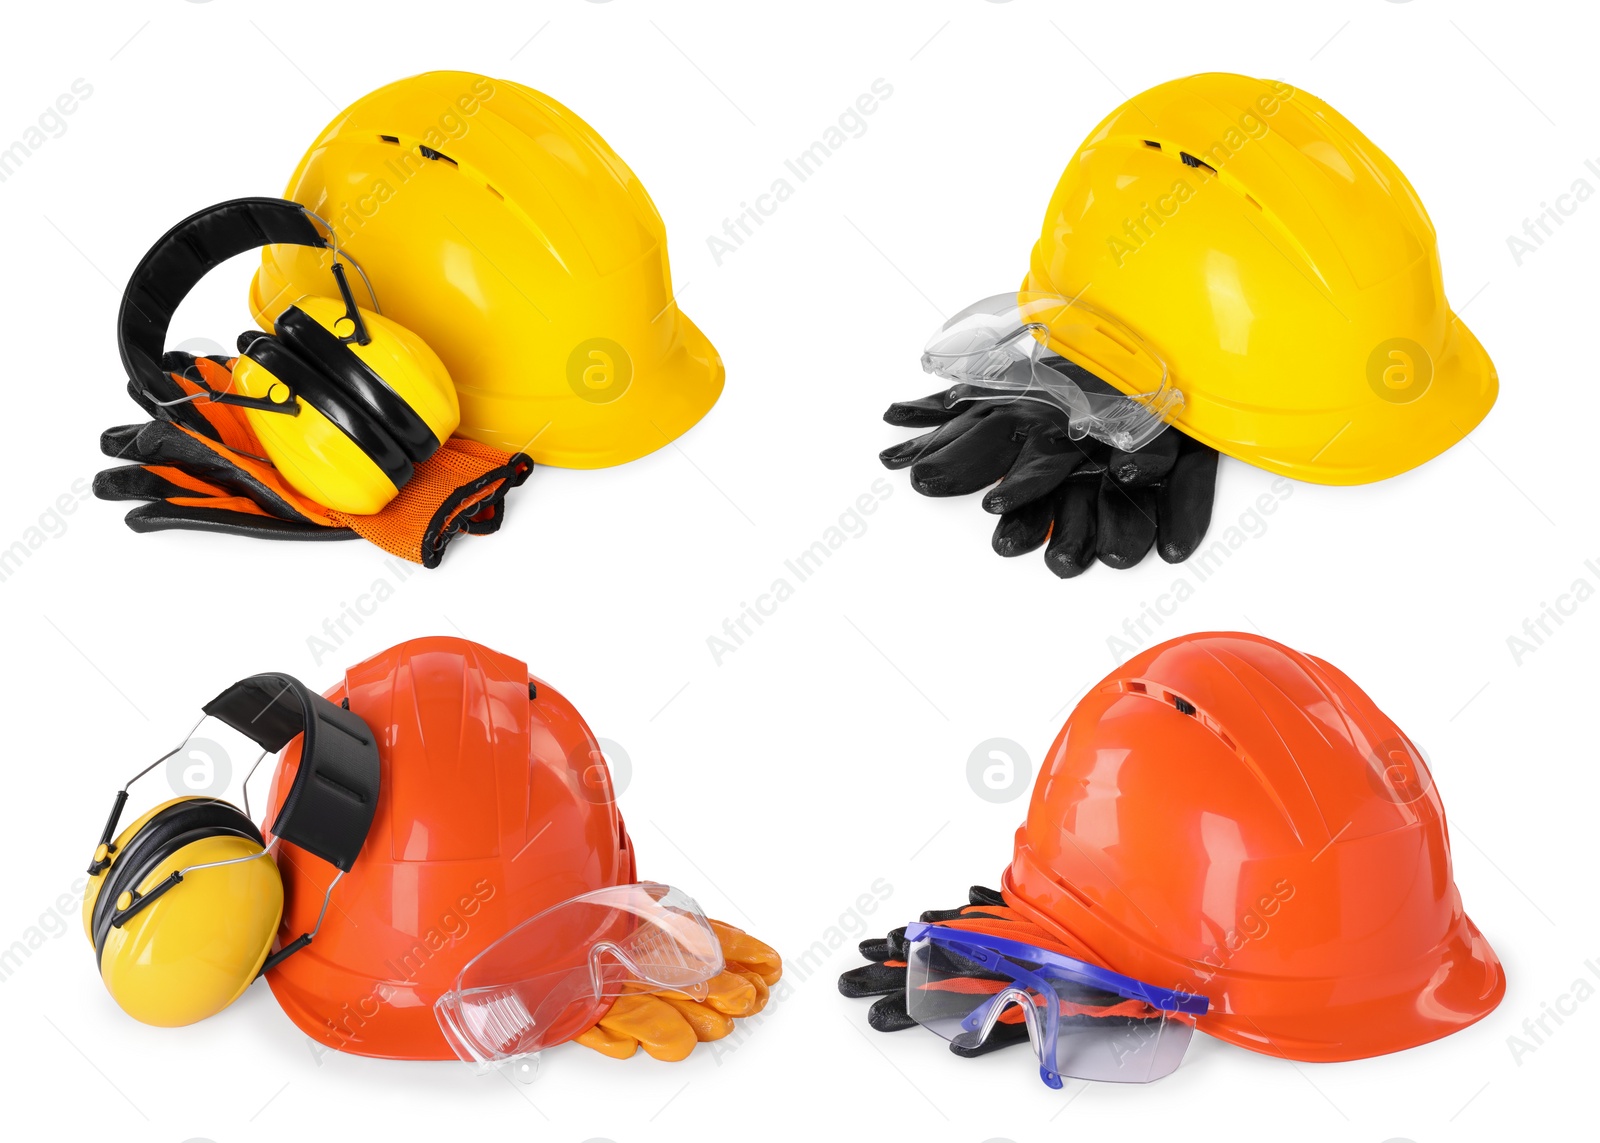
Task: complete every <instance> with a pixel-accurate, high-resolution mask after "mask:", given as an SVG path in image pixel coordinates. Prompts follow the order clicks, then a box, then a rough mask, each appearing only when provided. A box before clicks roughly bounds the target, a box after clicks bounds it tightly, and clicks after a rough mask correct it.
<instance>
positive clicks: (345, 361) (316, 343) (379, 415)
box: [258, 306, 440, 464]
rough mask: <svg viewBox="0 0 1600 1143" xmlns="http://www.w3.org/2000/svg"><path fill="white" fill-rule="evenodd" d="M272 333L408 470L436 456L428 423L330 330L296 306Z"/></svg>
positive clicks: (280, 318)
mask: <svg viewBox="0 0 1600 1143" xmlns="http://www.w3.org/2000/svg"><path fill="white" fill-rule="evenodd" d="M272 327H273V329H274V330H276V331H277V335H278V338H279V339H280V340H281V341H282V342H283V343H284V344H285V345H287V346H288V347H289V348H290V349H293V350H294V351H295V352H297V353H299V354H300V355H301V356H303V357H305V358H306V359H307V360H308V361H310V362H312V363H313V364H315V365H318V366H320V367H321V368H322V369H323V370H325V371H326V372H327V373H328V374H329V375H330V376H332V377H333V378H334V379H335V380H336V381H337V382H338V383H339V386H340V390H341V392H342V393H343V394H344V395H346V396H348V397H349V398H350V399H352V400H354V401H357V402H360V403H361V404H362V405H364V406H365V407H366V409H367V411H368V412H369V413H371V414H372V416H373V417H375V418H376V419H377V422H378V424H380V425H382V426H383V428H384V430H385V431H386V432H387V433H388V434H389V435H390V436H392V437H393V438H394V439H395V441H396V442H397V443H398V444H399V445H400V448H401V449H402V450H403V451H404V452H405V455H406V457H407V459H409V460H410V461H411V462H412V463H413V464H421V463H422V462H423V461H425V460H427V459H428V458H429V457H430V456H432V455H433V454H434V453H436V452H438V451H439V444H440V441H439V438H438V437H436V436H434V435H433V430H432V429H431V428H429V427H428V422H427V421H425V420H423V419H422V417H421V415H420V414H418V412H417V411H416V410H415V409H413V408H412V407H411V406H410V405H408V404H407V403H406V402H405V400H404V399H403V398H402V397H401V396H400V394H398V393H396V392H395V391H394V389H393V388H392V387H391V386H390V385H389V383H388V382H387V381H385V380H384V379H383V378H382V377H380V376H378V374H377V373H376V372H375V371H374V370H373V368H372V367H371V366H370V365H368V364H367V363H366V362H365V361H363V360H361V358H360V357H359V356H357V355H356V354H355V353H353V352H352V351H351V350H350V347H349V346H347V345H346V344H345V343H344V342H343V341H341V340H340V339H339V338H338V336H337V335H335V334H334V333H333V331H332V330H330V329H328V328H327V327H326V326H324V325H323V324H322V323H321V322H319V321H317V320H316V319H315V318H313V317H312V316H311V315H310V314H308V313H306V312H305V311H304V310H302V309H301V308H300V307H299V306H290V307H289V308H288V309H286V310H284V311H283V313H281V314H279V315H278V318H277V320H276V321H274V322H273V323H272ZM258 360H259V359H258ZM262 364H266V363H265V362H262ZM313 403H315V401H314V400H313ZM340 427H341V428H342V427H343V426H342V425H341V426H340Z"/></svg>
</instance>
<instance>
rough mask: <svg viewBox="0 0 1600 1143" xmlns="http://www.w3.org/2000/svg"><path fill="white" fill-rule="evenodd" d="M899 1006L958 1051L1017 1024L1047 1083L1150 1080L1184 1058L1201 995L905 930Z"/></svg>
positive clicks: (949, 931) (992, 945)
mask: <svg viewBox="0 0 1600 1143" xmlns="http://www.w3.org/2000/svg"><path fill="white" fill-rule="evenodd" d="M906 943H907V946H908V959H907V966H906V1011H907V1012H908V1013H910V1015H911V1018H912V1019H913V1020H915V1021H916V1022H917V1023H918V1024H921V1025H922V1026H923V1027H924V1028H927V1029H929V1030H930V1031H932V1032H935V1033H937V1034H938V1035H939V1036H941V1037H943V1038H944V1039H946V1040H949V1041H950V1042H951V1043H952V1044H955V1045H957V1046H959V1047H969V1048H976V1047H977V1046H978V1045H980V1044H982V1043H984V1042H985V1041H986V1040H987V1039H988V1038H989V1037H990V1036H991V1035H992V1034H994V1032H995V1030H996V1028H997V1027H998V1026H1000V1025H1002V1024H1007V1025H1013V1026H1015V1025H1017V1024H1021V1025H1024V1026H1025V1027H1026V1029H1027V1033H1028V1040H1029V1042H1030V1043H1031V1044H1032V1045H1033V1050H1034V1054H1035V1056H1036V1057H1037V1058H1038V1061H1039V1075H1040V1078H1042V1079H1043V1080H1044V1082H1045V1083H1046V1084H1048V1085H1049V1086H1050V1087H1060V1086H1061V1082H1062V1077H1063V1076H1065V1077H1068V1078H1071V1079H1082V1080H1101V1081H1107V1082H1112V1083H1149V1082H1150V1081H1151V1080H1156V1079H1160V1078H1161V1077H1162V1076H1164V1075H1168V1074H1170V1073H1171V1072H1172V1071H1174V1070H1175V1069H1176V1068H1177V1066H1178V1064H1179V1063H1181V1062H1182V1061H1183V1055H1184V1052H1185V1050H1186V1049H1187V1048H1188V1046H1189V1038H1190V1037H1191V1036H1192V1035H1193V1034H1194V1018H1195V1017H1196V1016H1200V1015H1204V1014H1205V1012H1206V1010H1207V1008H1208V1006H1209V1003H1208V1001H1207V1000H1206V999H1205V997H1203V996H1195V995H1193V994H1191V993H1186V992H1172V991H1169V990H1167V989H1164V988H1156V987H1153V986H1151V985H1148V984H1143V983H1141V982H1139V981H1137V980H1133V979H1132V978H1130V977H1126V976H1122V975H1121V974H1119V973H1115V972H1110V971H1108V970H1106V969H1103V968H1098V967H1096V966H1095V965H1091V964H1087V963H1085V962H1084V961H1080V960H1076V959H1074V958H1072V957H1069V956H1066V955H1064V954H1061V953H1055V952H1050V951H1048V950H1045V949H1040V948H1035V947H1034V946H1032V945H1026V944H1023V943H1021V942H1020V941H1011V940H1005V939H1003V938H999V937H989V936H985V935H984V934H982V933H974V932H969V931H968V930H965V929H955V928H947V927H945V926H941V925H929V924H922V923H917V924H912V925H909V926H907V928H906Z"/></svg>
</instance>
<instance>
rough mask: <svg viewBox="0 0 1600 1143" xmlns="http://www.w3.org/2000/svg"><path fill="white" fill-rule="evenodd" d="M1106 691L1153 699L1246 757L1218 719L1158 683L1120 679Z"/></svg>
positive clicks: (1107, 686) (1108, 685) (1109, 685)
mask: <svg viewBox="0 0 1600 1143" xmlns="http://www.w3.org/2000/svg"><path fill="white" fill-rule="evenodd" d="M1104 691H1106V692H1110V693H1120V694H1130V695H1144V696H1145V697H1146V698H1153V699H1155V700H1156V701H1157V702H1160V703H1163V704H1165V705H1167V706H1170V707H1172V709H1173V710H1175V711H1177V712H1178V713H1179V714H1181V715H1184V716H1186V717H1188V718H1192V719H1194V720H1195V721H1196V722H1198V723H1200V725H1202V726H1204V727H1205V728H1206V729H1207V730H1209V731H1210V732H1211V733H1212V734H1215V735H1216V736H1217V739H1218V740H1219V741H1220V742H1221V743H1222V744H1223V745H1224V746H1226V747H1227V748H1228V749H1229V750H1231V751H1233V752H1234V753H1235V754H1237V755H1239V757H1241V758H1243V757H1244V756H1245V755H1244V752H1243V751H1242V750H1240V749H1239V745H1238V743H1236V742H1234V740H1233V738H1232V737H1231V736H1230V735H1229V734H1228V732H1227V731H1226V730H1223V729H1222V726H1221V724H1220V723H1218V722H1217V720H1216V719H1214V718H1212V717H1211V716H1210V715H1208V714H1206V713H1205V712H1204V711H1202V710H1201V709H1200V708H1199V707H1198V706H1196V705H1195V704H1194V703H1192V702H1190V701H1189V700H1188V699H1186V698H1184V697H1183V696H1182V695H1180V694H1176V693H1174V692H1172V691H1169V690H1167V689H1166V688H1165V687H1163V686H1161V685H1160V684H1158V683H1150V682H1146V681H1144V680H1142V679H1118V680H1117V681H1116V682H1113V683H1108V684H1107V685H1106V686H1105V687H1104Z"/></svg>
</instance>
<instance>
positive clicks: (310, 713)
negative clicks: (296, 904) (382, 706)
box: [204, 674, 379, 873]
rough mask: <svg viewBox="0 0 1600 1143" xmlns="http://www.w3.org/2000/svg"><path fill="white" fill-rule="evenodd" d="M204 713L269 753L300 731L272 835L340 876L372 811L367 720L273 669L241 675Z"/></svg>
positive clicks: (372, 761)
mask: <svg viewBox="0 0 1600 1143" xmlns="http://www.w3.org/2000/svg"><path fill="white" fill-rule="evenodd" d="M204 710H205V712H206V714H208V715H211V716H212V717H214V718H218V719H221V720H222V721H223V722H225V723H227V724H228V725H229V726H231V727H233V728H234V729H235V730H237V731H238V732H239V733H240V734H243V735H246V736H247V737H249V738H251V739H252V740H254V741H255V743H256V745H258V746H260V747H261V749H263V750H265V751H267V752H269V753H273V754H276V753H277V752H278V751H280V750H282V749H283V748H284V747H285V746H287V745H288V744H289V741H290V740H291V739H292V738H294V736H295V735H297V734H304V735H305V738H304V739H303V741H302V743H301V748H300V768H299V770H298V771H297V772H296V773H295V776H294V784H293V785H291V786H290V787H289V795H288V797H286V798H284V800H283V808H282V809H280V810H279V811H278V817H277V820H276V821H274V822H273V823H272V832H273V833H274V834H275V835H276V836H278V837H280V838H282V839H283V840H284V841H287V842H290V843H292V844H294V845H298V846H299V847H300V848H301V849H303V850H305V851H306V852H307V853H311V854H315V855H316V856H317V857H320V858H322V860H324V861H326V862H327V863H328V864H330V865H332V866H334V867H335V868H336V869H338V870H339V872H340V873H348V872H349V871H350V866H351V865H353V864H354V863H355V860H356V856H357V855H358V854H359V853H360V852H361V846H362V845H363V844H364V843H365V842H366V840H367V831H368V830H369V829H371V828H372V815H373V814H375V813H376V812H377V809H378V773H379V767H378V742H377V739H376V738H374V737H373V734H372V731H371V730H370V729H369V728H368V727H367V724H366V723H365V722H363V721H361V718H360V717H359V716H358V715H354V714H351V713H350V712H349V711H348V710H345V709H344V708H343V707H340V706H336V705H335V704H333V703H331V702H329V701H328V700H327V699H325V698H323V697H322V696H321V695H319V694H316V693H314V692H312V691H311V690H309V689H308V688H307V687H306V685H305V684H304V683H302V682H301V681H300V680H299V679H296V678H293V677H291V676H289V675H280V674H265V675H252V676H250V677H249V678H248V679H241V680H240V681H239V682H237V683H234V684H233V686H231V687H229V688H228V689H227V690H225V691H223V692H222V693H221V694H220V695H218V696H217V697H216V698H214V699H212V700H211V701H210V702H208V703H206V705H205V707H204Z"/></svg>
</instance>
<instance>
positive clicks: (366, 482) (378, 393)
mask: <svg viewBox="0 0 1600 1143" xmlns="http://www.w3.org/2000/svg"><path fill="white" fill-rule="evenodd" d="M319 223H321V224H322V229H319V228H318V224H319ZM323 230H326V231H327V233H326V235H325V234H324V233H323ZM279 244H288V245H295V246H306V247H312V248H315V249H319V250H327V251H329V254H330V263H331V270H332V274H333V279H334V285H335V287H336V293H337V297H336V298H335V297H324V296H322V295H317V294H306V295H304V296H301V297H299V298H297V299H293V300H292V301H290V302H289V303H288V304H287V305H282V306H279V305H278V303H279V302H281V301H282V299H275V300H273V301H271V302H269V303H268V305H267V307H266V309H267V311H269V312H270V311H272V310H274V308H276V313H275V316H273V317H272V319H271V326H272V328H271V330H270V332H263V331H261V330H250V331H247V332H246V333H243V334H241V335H240V336H239V340H238V348H239V353H240V357H239V360H238V362H237V363H236V364H235V366H234V369H233V384H232V387H231V389H229V390H228V391H221V390H218V389H215V388H212V387H211V386H209V385H207V384H205V383H204V381H203V380H202V381H196V380H195V379H194V378H190V379H189V380H190V383H191V384H193V385H196V386H197V387H198V391H197V392H195V393H193V394H192V395H191V396H187V397H182V398H178V401H190V400H207V401H212V402H215V403H217V404H222V405H231V406H235V407H238V408H240V409H241V410H242V411H243V412H242V416H243V417H244V419H245V420H246V421H247V422H248V423H249V425H250V427H251V428H252V429H253V430H254V431H255V434H256V436H257V438H258V439H259V440H260V442H261V445H262V449H263V451H264V452H265V453H266V455H267V457H268V458H269V459H270V460H271V461H272V463H273V464H274V465H275V466H276V467H277V469H278V470H279V472H280V473H281V474H282V475H283V477H284V479H285V480H287V481H288V482H289V483H290V484H291V485H292V486H293V487H294V488H295V489H296V491H298V492H301V493H303V494H304V495H306V496H308V497H310V498H311V499H312V500H315V501H316V502H318V503H320V504H323V505H325V506H327V507H329V508H333V509H336V510H338V511H342V512H349V513H352V514H356V515H371V514H373V513H375V512H377V511H378V510H380V509H381V508H382V507H383V506H384V505H385V504H387V503H388V502H389V500H391V499H393V497H394V496H395V495H396V493H397V492H398V491H399V489H400V488H402V487H404V485H405V484H406V482H407V481H409V480H410V479H411V476H412V474H413V471H414V466H415V465H417V464H420V463H422V462H423V461H425V460H427V459H428V458H429V457H430V456H432V455H433V454H434V453H435V452H436V451H437V450H438V449H439V446H440V445H441V444H443V443H444V441H445V440H446V439H448V438H449V436H450V434H451V433H453V432H454V431H455V430H456V427H457V425H458V424H459V423H460V419H461V413H460V405H459V402H458V400H457V397H456V391H455V386H454V384H453V383H452V382H451V380H450V375H449V373H448V371H447V370H446V369H445V367H444V364H443V363H442V362H441V361H440V360H439V358H438V356H437V355H436V354H435V353H434V352H433V351H432V350H431V349H430V348H429V347H428V346H427V344H426V343H425V342H423V340H422V339H421V338H419V337H418V336H417V335H416V334H414V333H412V332H411V331H409V330H407V329H405V328H404V327H403V326H400V325H398V324H396V323H394V322H392V321H390V320H389V319H387V318H385V317H383V316H382V311H381V310H380V309H379V308H378V299H377V295H376V293H375V292H374V290H373V288H372V283H371V282H370V281H368V280H367V277H366V274H365V272H364V271H362V270H361V267H360V266H359V264H357V263H356V262H355V261H354V260H353V259H352V258H351V257H350V256H349V254H348V253H346V252H344V251H342V250H340V249H339V247H338V243H337V240H336V238H335V233H334V231H333V230H332V228H331V227H328V226H327V224H326V223H324V222H322V220H321V219H320V218H318V217H317V216H316V215H314V214H312V213H311V212H310V211H308V210H306V209H305V208H304V207H303V206H301V205H300V204H299V203H295V202H290V201H288V200H286V199H274V198H241V199H234V200H232V201H230V202H224V203H219V204H218V205H216V206H212V207H207V208H206V209H205V210H202V211H199V212H197V213H195V214H192V215H190V216H189V217H188V218H186V219H184V220H183V221H182V222H180V223H178V224H177V225H176V226H174V227H173V228H172V229H171V230H169V231H167V233H166V234H164V235H163V236H162V237H161V239H160V240H159V241H157V242H156V244H155V245H154V246H152V247H151V248H150V250H149V251H148V252H147V253H146V254H145V256H144V258H143V259H141V260H140V262H139V265H138V266H137V267H136V268H135V270H134V272H133V275H132V276H131V277H130V278H129V280H128V285H127V289H126V290H125V291H124V293H123V298H122V306H121V309H120V311H119V313H118V316H117V343H118V349H119V351H120V353H121V356H122V364H123V368H124V369H126V370H127V372H128V376H129V378H130V388H132V389H133V391H134V396H135V398H136V399H138V400H139V401H140V402H141V403H142V404H145V405H146V407H147V408H152V409H153V410H154V409H159V408H160V407H163V406H168V405H171V404H174V403H177V402H173V401H162V400H160V399H158V398H157V397H156V396H155V394H156V393H157V392H162V391H165V389H166V388H167V387H166V386H164V385H162V384H160V383H159V379H160V378H161V377H162V375H163V370H162V365H161V357H162V351H163V348H164V346H165V343H166V337H167V331H168V328H169V327H170V325H171V322H172V316H173V314H174V313H176V312H177V309H178V306H179V304H180V303H181V302H182V301H183V299H184V298H185V297H186V296H187V295H188V294H189V292H190V291H191V290H193V289H194V287H195V286H196V285H197V284H199V282H200V281H201V279H203V278H204V277H205V276H206V274H208V273H209V272H210V271H211V270H213V269H215V268H216V267H217V266H218V265H220V264H221V263H223V262H225V261H227V260H228V259H229V258H232V257H234V256H236V255H239V254H243V253H246V252H248V251H250V250H255V249H259V248H262V247H267V246H274V245H279ZM346 263H349V265H351V266H353V267H355V269H356V272H357V273H358V275H360V277H361V279H362V282H363V285H364V286H365V291H364V292H365V293H366V296H367V298H368V300H370V301H371V303H372V308H371V309H370V310H368V309H364V308H362V307H361V306H359V305H358V304H357V303H356V299H355V295H354V294H353V292H352V291H351V287H350V282H349V278H348V276H347V274H346V271H345V264H346ZM262 316H263V318H264V319H265V317H266V314H263V315H262Z"/></svg>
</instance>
